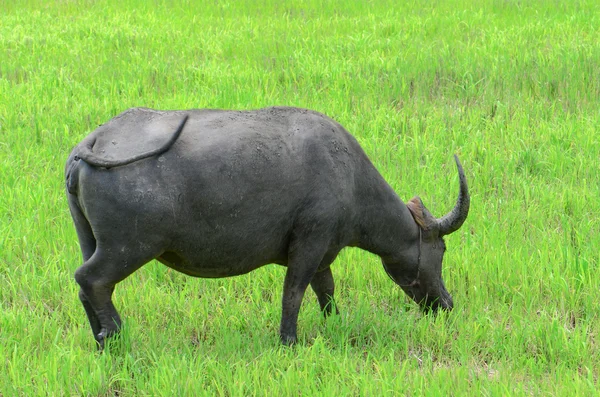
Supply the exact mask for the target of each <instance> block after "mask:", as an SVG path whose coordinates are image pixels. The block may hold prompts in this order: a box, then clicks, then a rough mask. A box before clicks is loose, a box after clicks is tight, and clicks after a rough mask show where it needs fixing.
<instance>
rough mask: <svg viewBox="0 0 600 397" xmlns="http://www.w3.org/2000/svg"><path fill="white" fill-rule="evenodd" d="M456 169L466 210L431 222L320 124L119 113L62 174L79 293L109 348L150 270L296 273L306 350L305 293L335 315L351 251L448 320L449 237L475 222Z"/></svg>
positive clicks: (285, 113) (248, 114)
mask: <svg viewBox="0 0 600 397" xmlns="http://www.w3.org/2000/svg"><path fill="white" fill-rule="evenodd" d="M186 116H187V117H186ZM188 117H189V118H188ZM456 163H457V166H458V171H459V176H460V193H459V198H458V201H457V204H456V206H455V208H454V209H453V210H452V211H451V212H450V213H449V214H448V215H446V216H445V217H443V218H441V219H435V218H434V217H432V216H431V214H429V212H428V211H427V210H426V209H425V207H424V206H423V204H422V202H421V200H420V199H419V198H418V197H415V198H414V199H412V200H411V201H410V202H409V203H408V204H404V203H403V202H402V201H401V200H400V198H399V197H398V196H397V195H396V193H395V192H394V191H393V190H392V188H391V187H390V186H389V185H388V184H387V183H386V181H385V180H384V179H383V178H382V176H381V175H380V174H379V172H378V171H377V170H376V169H375V167H374V166H373V164H372V163H371V162H370V161H369V159H368V158H367V156H366V155H365V153H364V151H363V150H362V149H361V147H360V145H359V144H358V142H357V141H356V139H354V138H353V137H352V136H351V135H350V134H349V133H348V132H347V131H346V130H345V129H344V128H343V127H342V126H341V125H340V124H338V123H337V122H335V121H333V120H331V119H330V118H328V117H326V116H324V115H322V114H319V113H316V112H313V111H309V110H305V109H296V108H281V107H277V108H268V109H261V110H256V111H224V110H186V111H155V110H150V109H130V110H128V111H126V112H124V113H122V114H121V115H119V116H117V117H115V118H114V119H112V120H110V121H109V122H108V123H107V124H105V125H102V126H100V127H99V128H98V129H96V130H95V131H94V132H92V133H91V134H90V135H89V136H88V137H87V138H85V139H84V140H83V141H82V142H81V143H80V144H79V145H78V146H77V147H75V148H74V149H73V151H72V153H71V155H70V156H69V158H68V160H67V165H66V185H67V196H68V201H69V207H70V209H71V214H72V216H73V220H74V223H75V227H76V229H77V235H78V237H79V242H80V246H81V251H82V253H83V259H84V263H83V265H82V266H81V267H79V268H78V269H77V271H76V272H75V279H76V281H77V282H78V283H79V285H80V287H81V289H80V291H79V297H80V299H81V302H82V303H83V307H84V308H85V311H86V313H87V316H88V319H89V322H90V325H91V327H92V331H93V333H94V336H95V339H96V341H97V342H98V344H99V347H100V348H102V347H103V346H104V341H105V339H106V338H107V337H110V336H111V335H113V334H115V333H117V332H118V331H119V329H120V327H121V319H120V317H119V314H118V313H117V311H116V309H115V307H114V306H113V303H112V301H111V295H112V293H113V291H114V288H115V285H116V284H117V283H118V282H120V281H121V280H123V279H124V278H126V277H127V276H129V275H130V274H132V273H133V272H134V271H136V270H137V269H139V268H140V267H141V266H143V265H144V264H145V263H147V262H149V261H151V260H152V259H157V260H159V261H160V262H162V263H163V264H165V265H167V266H169V267H171V268H173V269H175V270H177V271H180V272H182V273H185V274H187V275H190V276H195V277H209V278H220V277H229V276H237V275H240V274H245V273H248V272H250V271H252V270H254V269H257V268H259V267H261V266H263V265H266V264H270V263H276V264H280V265H283V266H287V272H286V276H285V281H284V286H283V299H282V318H281V328H280V337H281V340H282V342H283V343H284V344H292V343H294V342H295V341H296V328H297V319H298V311H299V308H300V303H301V301H302V298H303V296H304V292H305V290H306V288H307V287H308V285H309V284H310V285H311V287H312V289H313V290H314V291H315V293H316V295H317V298H318V301H319V304H320V307H321V310H322V311H323V312H324V314H325V315H326V316H327V315H328V314H330V313H331V311H332V306H333V294H334V282H333V277H332V274H331V270H330V268H329V266H330V264H331V263H332V262H333V260H334V259H335V258H336V256H337V255H338V253H339V252H340V250H341V249H342V248H344V247H347V246H353V247H360V248H362V249H364V250H367V251H370V252H372V253H374V254H376V255H378V256H380V257H381V259H382V261H383V264H384V268H385V269H386V271H387V273H388V274H389V275H390V277H391V278H392V279H393V280H394V281H395V282H396V283H397V284H398V285H400V286H401V287H402V289H403V290H404V291H405V292H406V293H407V294H408V295H409V296H410V297H411V298H413V299H414V300H415V301H416V302H418V303H419V304H420V305H421V306H422V307H423V308H424V309H425V310H430V309H433V310H436V309H438V308H443V309H448V310H449V309H452V305H453V303H452V298H451V297H450V294H449V293H448V291H446V288H445V286H444V283H443V281H442V258H443V255H444V251H445V246H444V241H443V240H442V236H443V235H445V234H448V233H451V232H453V231H454V230H456V229H458V228H459V227H460V226H461V225H462V223H463V222H464V220H465V219H466V217H467V213H468V209H469V195H468V191H467V184H466V180H465V176H464V173H463V171H462V167H461V166H460V163H459V162H458V158H456Z"/></svg>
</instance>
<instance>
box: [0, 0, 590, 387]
mask: <svg viewBox="0 0 600 397" xmlns="http://www.w3.org/2000/svg"><path fill="white" fill-rule="evenodd" d="M178 3H179V4H180V5H177V6H172V5H170V4H171V2H168V1H159V0H156V1H142V0H139V1H134V0H121V1H91V0H88V1H84V0H79V1H67V0H62V1H58V0H56V1H53V2H46V1H33V0H31V1H19V0H17V1H10V2H9V1H2V0H0V395H2V396H18V395H23V396H35V395H90V396H108V395H119V396H144V395H151V396H156V395H166V396H173V395H190V396H192V395H193V396H196V395H235V396H237V395H284V396H287V395H301V394H302V395H319V394H323V395H398V394H406V395H421V394H424V395H464V394H467V393H473V394H474V395H476V394H478V393H481V394H484V395H539V394H547V395H565V396H566V395H569V396H571V395H591V394H593V393H598V390H597V388H598V376H599V368H600V351H599V350H600V346H599V343H600V340H599V338H600V318H599V313H600V307H599V305H598V298H597V295H598V291H599V289H600V288H599V287H600V271H598V266H599V265H600V254H599V251H600V250H599V247H600V233H599V232H600V221H599V214H600V177H599V173H598V166H599V162H598V160H599V158H600V135H599V134H598V128H599V126H600V113H599V98H600V31H599V27H600V9H599V8H598V7H597V4H596V1H593V0H589V1H586V0H581V1H569V2H549V1H541V0H540V1H528V2H526V1H520V2H516V1H502V0H487V1H479V2H472V1H468V0H455V1H448V2H419V1H412V2H396V1H389V2H385V1H371V2H368V4H367V2H345V1H325V2H321V1H316V0H315V1H304V2H300V1H297V2H295V3H294V4H291V3H289V4H288V3H287V2H285V4H284V2H280V1H271V0H267V1H261V2H256V1H247V2H241V1H240V2H237V1H236V2H233V1H231V2H226V1H223V2H221V1H218V2H209V1H205V2H200V1H198V2H194V1H182V2H178ZM346 3H351V4H346ZM363 3H364V4H363ZM398 3H402V4H401V5H399V4H398ZM475 3H476V4H475ZM274 104H278V105H293V106H301V107H309V108H313V109H316V110H319V111H321V112H324V113H326V114H328V115H330V116H332V117H334V118H336V119H337V120H338V121H340V122H341V123H342V124H343V125H344V126H346V127H347V129H348V130H349V131H351V132H352V133H353V134H354V135H355V136H356V137H357V138H358V140H359V141H360V142H361V143H362V145H363V147H364V148H365V150H366V151H367V153H368V154H369V156H370V157H371V159H372V160H373V162H374V163H375V165H376V166H377V167H378V168H379V170H380V171H381V172H382V174H383V175H384V176H385V177H386V179H387V180H388V181H389V182H390V184H391V185H392V186H393V187H394V188H395V189H396V191H397V192H398V194H399V195H400V196H401V197H402V198H403V199H404V200H408V199H409V198H410V197H412V196H413V195H415V194H419V195H421V197H423V199H424V201H425V204H426V205H427V206H428V207H429V209H430V210H431V211H432V212H433V213H434V214H435V215H438V216H440V215H442V214H444V213H446V212H447V211H448V210H449V209H450V208H451V207H452V205H453V203H454V200H455V198H456V193H457V189H458V180H457V176H456V171H455V168H454V164H453V161H452V154H453V153H458V154H459V155H460V157H461V159H462V162H463V165H464V167H465V170H466V172H467V177H468V179H469V183H470V187H471V191H472V207H471V213H470V216H469V219H468V220H467V222H466V224H465V226H463V228H462V229H461V230H460V231H458V232H457V233H455V234H453V235H451V236H449V237H448V238H447V240H446V241H447V245H448V252H447V254H446V259H445V266H444V278H445V281H446V285H447V286H448V288H449V290H450V291H451V293H453V296H454V301H455V310H454V311H453V312H452V313H451V314H449V315H442V316H439V317H437V318H435V319H434V318H429V317H425V316H422V315H421V313H420V312H419V310H418V308H417V307H416V306H415V305H414V304H412V303H410V302H409V301H408V299H407V298H406V297H405V296H404V295H403V293H402V292H401V291H400V290H399V289H398V288H397V287H396V286H395V285H393V284H392V283H391V282H390V281H389V280H388V278H387V276H386V275H385V273H384V271H383V269H382V268H381V265H380V264H379V260H378V258H376V257H374V256H372V255H370V254H367V253H365V252H362V251H359V250H356V249H347V250H345V251H343V252H342V254H341V255H340V256H339V258H338V260H337V261H336V263H335V264H334V265H333V273H334V277H335V278H336V281H337V302H338V305H339V307H340V310H341V312H342V314H341V315H340V316H338V317H335V318H331V319H330V320H328V321H327V322H325V321H323V320H322V318H321V315H320V313H319V312H318V310H317V307H318V306H317V303H316V299H315V297H314V294H313V293H312V291H308V292H307V295H306V298H305V301H304V305H303V307H302V310H301V313H300V320H299V337H300V339H301V343H300V344H299V345H298V346H296V347H295V348H293V349H288V348H283V347H281V346H280V345H279V341H278V337H277V331H278V326H279V319H280V295H281V289H282V284H283V275H284V269H283V268H280V267H277V266H267V267H264V268H262V269H259V270H257V271H255V272H253V273H251V274H249V275H247V276H243V277H237V278H231V279H221V280H204V279H192V278H188V277H185V276H183V275H180V274H177V273H175V272H173V271H168V270H167V269H166V268H165V267H163V266H162V265H160V264H157V263H151V264H148V265H147V266H145V267H144V268H143V269H141V270H140V271H138V272H137V273H135V274H134V275H133V276H132V277H130V278H128V279H127V280H125V281H124V282H123V283H121V284H120V285H119V286H118V287H117V290H116V293H115V298H114V299H115V304H116V306H117V307H118V309H119V310H120V312H121V314H122V316H123V317H124V320H125V324H126V325H125V329H124V334H123V338H122V339H121V340H119V341H117V342H116V343H113V344H112V345H110V346H109V348H108V350H107V351H106V352H105V354H102V355H99V354H97V353H96V351H95V346H94V342H93V339H92V335H91V332H90V330H89V327H88V324H87V320H86V318H85V314H84V311H83V308H82V307H81V304H80V303H79V300H78V298H77V290H78V287H77V286H76V283H75V282H74V280H73V277H72V275H73V272H74V270H75V269H76V268H77V266H79V264H80V261H81V258H80V253H79V248H78V245H77V240H76V236H75V232H74V228H73V226H72V223H71V219H70V216H69V213H68V208H67V204H66V200H65V195H64V183H63V179H64V177H63V167H64V162H65V160H66V157H67V154H68V153H69V151H70V149H71V148H72V146H74V145H75V144H76V143H77V142H78V141H79V140H80V139H81V138H82V137H84V136H85V135H86V134H87V133H88V132H90V131H91V130H93V129H94V128H95V126H96V125H98V124H100V123H102V122H104V121H106V120H108V119H109V118H111V117H113V116H114V115H116V114H117V113H119V112H121V111H122V110H124V109H126V108H128V107H132V106H148V107H156V108H161V109H171V108H178V109H181V108H196V107H219V108H240V109H246V108H257V107H262V106H268V105H274Z"/></svg>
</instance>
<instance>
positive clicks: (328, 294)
mask: <svg viewBox="0 0 600 397" xmlns="http://www.w3.org/2000/svg"><path fill="white" fill-rule="evenodd" d="M310 286H311V287H312V289H313V291H315V294H316V295H317V299H318V300H319V306H321V311H322V312H323V315H324V316H325V317H327V316H329V315H331V312H332V309H333V308H334V307H335V314H340V312H339V311H338V309H337V306H336V304H335V301H334V299H333V293H334V290H335V286H334V283H333V274H331V268H330V267H327V268H326V269H324V270H320V271H317V272H316V273H315V275H314V276H313V278H312V280H311V281H310Z"/></svg>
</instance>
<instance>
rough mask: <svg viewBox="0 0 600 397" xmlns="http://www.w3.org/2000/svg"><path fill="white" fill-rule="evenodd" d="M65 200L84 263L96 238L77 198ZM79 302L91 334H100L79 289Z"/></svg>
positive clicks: (93, 247) (87, 302)
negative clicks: (90, 328) (67, 203)
mask: <svg viewBox="0 0 600 397" xmlns="http://www.w3.org/2000/svg"><path fill="white" fill-rule="evenodd" d="M67 200H68V202H69V209H70V210H71V216H72V217H73V222H74V223H75V230H76V231H77V237H78V239H79V247H80V248H81V255H82V256H83V261H84V263H85V262H86V261H88V260H89V259H90V258H91V257H92V255H94V252H96V238H95V237H94V233H93V232H92V228H91V226H90V224H89V222H88V221H87V219H86V218H85V216H84V215H83V212H81V209H80V208H79V205H78V203H77V198H76V197H75V196H74V195H72V194H68V195H67ZM79 300H80V301H81V304H82V305H83V308H84V309H85V313H86V314H87V318H88V320H89V322H90V326H91V327H92V332H93V333H94V335H98V334H99V333H100V320H98V316H96V312H94V309H93V308H92V305H91V304H90V302H89V300H88V298H87V297H86V296H85V293H84V292H83V289H81V288H80V289H79Z"/></svg>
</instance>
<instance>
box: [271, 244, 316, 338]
mask: <svg viewBox="0 0 600 397" xmlns="http://www.w3.org/2000/svg"><path fill="white" fill-rule="evenodd" d="M318 251H319V250H313V251H312V252H308V251H304V252H303V253H302V254H299V253H296V254H295V255H294V257H293V258H290V262H289V263H288V269H287V273H286V275H285V282H284V284H283V299H282V315H281V327H280V328H279V336H280V337H281V342H282V343H283V344H284V345H288V346H289V345H293V344H294V343H296V341H297V328H298V313H299V311H300V305H301V304H302V298H303V297H304V292H306V288H307V287H308V284H309V283H310V281H311V280H312V278H313V276H314V274H315V273H316V271H317V268H318V266H319V262H320V261H321V258H322V255H321V256H319V255H317V254H316V253H315V252H318Z"/></svg>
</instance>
